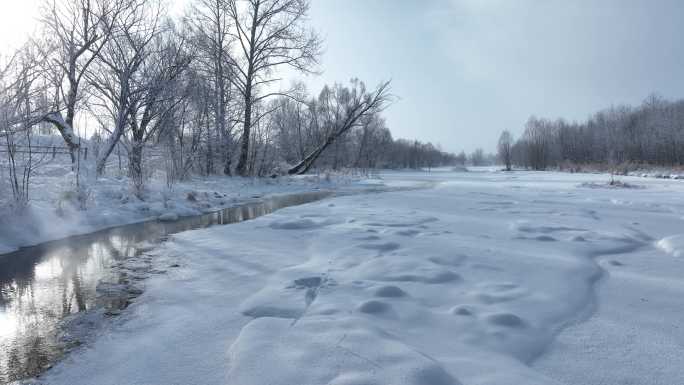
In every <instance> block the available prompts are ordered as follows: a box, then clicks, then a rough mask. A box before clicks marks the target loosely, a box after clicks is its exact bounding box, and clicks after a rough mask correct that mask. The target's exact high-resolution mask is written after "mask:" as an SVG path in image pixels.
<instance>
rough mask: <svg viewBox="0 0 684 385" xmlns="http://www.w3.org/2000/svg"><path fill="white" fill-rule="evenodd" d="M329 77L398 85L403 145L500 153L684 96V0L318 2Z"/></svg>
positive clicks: (316, 83) (314, 13) (315, 16)
mask: <svg viewBox="0 0 684 385" xmlns="http://www.w3.org/2000/svg"><path fill="white" fill-rule="evenodd" d="M311 23H312V24H313V25H314V26H315V28H316V29H318V30H319V31H320V32H321V33H322V34H323V35H324V36H325V37H326V47H327V50H326V53H325V55H324V57H323V69H324V71H325V73H324V74H323V75H322V76H321V77H320V78H317V79H309V80H308V82H309V84H310V85H311V87H312V91H313V90H314V89H318V88H319V87H320V85H321V84H323V83H326V82H327V83H331V82H334V81H346V80H348V79H349V78H350V77H352V76H358V77H359V78H361V79H362V80H365V81H366V82H367V83H369V84H370V85H374V84H376V83H378V82H380V81H381V80H383V79H389V78H391V79H393V91H394V93H396V94H397V95H398V96H399V97H401V100H400V101H398V102H397V103H396V104H395V105H393V106H392V107H391V108H390V109H389V110H387V112H386V114H387V117H388V124H389V126H390V128H391V129H392V131H393V133H394V134H395V136H397V137H406V138H418V139H422V140H429V141H433V142H436V143H441V144H442V146H443V148H444V149H446V150H450V151H460V150H461V149H464V150H466V151H471V150H473V149H474V148H476V147H483V148H485V149H486V150H493V149H494V147H495V143H496V140H497V138H498V135H499V133H500V132H501V130H503V129H510V130H511V131H513V132H514V133H515V134H516V135H517V134H519V133H520V132H521V131H522V128H523V125H524V123H525V121H526V120H527V118H528V117H529V116H530V115H532V114H535V115H538V116H545V117H561V116H562V117H566V118H568V119H571V120H573V119H578V120H579V119H584V118H586V117H587V116H588V115H589V114H590V113H593V112H594V111H596V110H598V109H601V108H604V107H609V106H610V105H612V104H625V103H628V104H638V103H640V102H641V101H642V100H643V99H645V98H646V96H648V94H649V93H652V92H656V93H659V94H661V95H663V96H665V97H668V98H681V97H684V76H683V75H684V42H683V38H682V37H683V36H684V1H677V0H651V1H648V0H643V1H641V0H426V1H418V0H415V1H413V0H363V1H360V0H349V1H339V0H313V1H312V9H311Z"/></svg>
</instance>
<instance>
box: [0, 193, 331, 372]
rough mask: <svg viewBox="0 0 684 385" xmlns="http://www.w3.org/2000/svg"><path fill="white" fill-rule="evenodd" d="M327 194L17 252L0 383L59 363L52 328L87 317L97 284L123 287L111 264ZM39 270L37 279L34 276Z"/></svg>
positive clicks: (1, 343) (1, 263)
mask: <svg viewBox="0 0 684 385" xmlns="http://www.w3.org/2000/svg"><path fill="white" fill-rule="evenodd" d="M326 195H328V194H327V193H325V192H322V193H317V194H316V193H314V194H308V195H307V194H303V195H301V196H295V197H292V196H290V197H279V198H273V199H272V200H270V201H267V202H265V203H253V204H248V205H244V206H240V207H235V208H230V209H226V210H223V211H220V212H216V213H212V214H207V215H202V216H198V217H192V218H186V219H183V220H180V221H177V222H169V223H161V222H156V221H154V222H146V223H140V224H135V225H129V226H124V227H120V228H115V229H109V230H104V231H101V232H99V233H95V234H89V235H85V236H79V237H73V238H70V239H67V240H62V241H56V242H50V243H46V244H43V245H39V246H35V247H30V248H25V249H21V250H19V251H17V252H15V253H12V254H11V255H8V256H6V257H5V258H0V312H7V313H11V314H12V315H13V316H14V317H15V318H16V323H17V324H16V325H15V328H16V331H15V334H12V335H10V338H9V339H0V382H3V383H4V382H9V381H14V380H20V379H22V378H25V377H29V376H34V375H36V374H38V373H40V372H41V371H42V368H43V367H45V366H46V365H48V364H49V363H50V362H52V361H54V360H55V359H56V358H58V357H59V356H60V355H61V350H60V347H59V345H58V343H57V337H56V331H57V325H58V323H59V322H60V320H61V319H63V318H64V317H66V316H68V315H70V314H73V313H76V312H81V311H85V310H87V309H90V308H91V307H92V306H94V304H95V303H96V301H97V293H96V286H97V283H98V281H99V280H100V279H105V280H113V281H114V282H117V283H122V281H123V280H125V279H127V277H126V276H125V275H124V274H123V272H121V271H117V270H111V269H110V266H111V264H112V263H113V262H122V261H124V260H125V259H127V258H131V257H135V256H138V255H140V254H142V253H144V252H145V250H146V248H145V247H143V248H141V247H140V245H141V242H143V241H151V242H153V243H156V242H157V241H159V240H162V239H165V238H166V237H167V236H168V235H170V234H175V233H179V232H182V231H185V230H190V229H197V228H204V227H209V226H211V225H213V224H227V223H235V222H240V221H243V220H246V219H252V218H256V217H258V216H261V215H264V214H267V213H270V212H273V211H274V210H275V209H278V208H281V207H286V206H291V205H295V204H301V203H307V202H311V201H314V200H318V199H321V198H323V197H324V196H326ZM41 267H42V273H37V272H38V271H39V270H40V268H41Z"/></svg>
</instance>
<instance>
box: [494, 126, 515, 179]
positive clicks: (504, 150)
mask: <svg viewBox="0 0 684 385" xmlns="http://www.w3.org/2000/svg"><path fill="white" fill-rule="evenodd" d="M511 146H513V137H512V136H511V133H510V132H508V130H504V131H503V132H502V133H501V136H499V143H498V145H497V150H498V153H499V154H498V155H499V160H501V161H502V162H504V165H505V166H506V171H511Z"/></svg>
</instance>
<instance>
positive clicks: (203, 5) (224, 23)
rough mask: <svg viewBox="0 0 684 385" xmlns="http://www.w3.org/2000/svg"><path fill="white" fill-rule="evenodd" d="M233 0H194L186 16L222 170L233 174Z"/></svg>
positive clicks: (234, 121) (227, 173) (234, 120)
mask: <svg viewBox="0 0 684 385" xmlns="http://www.w3.org/2000/svg"><path fill="white" fill-rule="evenodd" d="M230 7H231V2H230V0H195V2H194V3H193V7H192V11H191V13H190V14H189V15H188V17H186V20H187V21H188V24H189V25H190V26H191V31H192V33H194V35H195V39H194V40H195V42H196V45H195V47H196V48H197V54H196V56H197V57H196V60H195V67H196V68H197V70H198V74H202V76H203V77H204V79H205V80H207V81H208V83H209V84H210V87H211V98H210V100H208V101H209V102H210V104H209V105H210V106H211V110H212V116H211V119H212V120H213V126H214V130H215V131H216V133H217V135H218V136H219V137H220V141H221V152H222V154H221V158H223V173H224V174H225V175H231V174H232V151H231V149H232V144H233V137H232V135H233V127H234V126H235V123H236V119H235V118H234V117H233V116H232V112H233V111H231V110H232V109H234V108H235V106H233V107H231V102H233V99H234V93H235V89H234V87H232V83H231V78H232V77H233V76H234V74H233V68H232V65H233V64H234V61H233V59H232V57H231V51H230V50H231V48H232V47H233V45H234V44H235V42H234V40H233V36H234V34H233V35H231V28H233V25H232V24H231V23H232V22H233V21H232V19H231V17H230V12H231V8H230Z"/></svg>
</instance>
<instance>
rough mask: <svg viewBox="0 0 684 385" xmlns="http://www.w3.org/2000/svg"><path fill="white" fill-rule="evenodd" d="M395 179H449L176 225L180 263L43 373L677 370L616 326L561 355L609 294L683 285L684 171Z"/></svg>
mask: <svg viewBox="0 0 684 385" xmlns="http://www.w3.org/2000/svg"><path fill="white" fill-rule="evenodd" d="M384 178H385V179H386V180H401V181H411V183H417V182H418V181H423V182H424V181H433V182H439V183H438V184H436V186H435V187H433V188H428V189H422V190H415V191H400V192H391V193H381V194H364V195H354V196H344V197H337V198H331V199H327V200H324V201H320V202H317V203H312V204H307V205H304V206H299V207H292V208H288V209H284V210H282V211H278V212H276V213H274V214H272V215H268V216H265V217H261V218H259V219H256V220H254V221H249V222H243V223H239V224H235V225H230V226H223V227H214V228H209V229H204V230H196V231H190V232H186V233H182V234H178V235H176V236H174V237H173V239H172V240H171V241H170V242H168V243H166V244H165V245H163V246H162V248H161V249H159V250H156V251H155V252H154V254H155V260H154V263H155V264H157V265H159V266H160V267H168V266H170V265H171V264H174V265H175V264H178V265H180V267H179V268H176V269H169V270H168V273H167V274H166V275H159V276H154V277H152V278H150V279H149V280H148V281H147V282H146V291H145V293H143V295H142V296H141V297H139V298H138V299H137V300H136V302H135V303H134V304H133V305H131V306H130V307H129V308H127V309H126V310H125V311H124V312H123V314H122V315H121V316H120V320H119V321H118V323H116V324H115V326H114V327H113V328H112V329H111V330H107V331H106V333H104V334H103V335H102V336H101V337H100V338H98V339H97V340H95V341H94V342H93V343H92V344H91V345H90V346H88V347H86V348H83V349H80V350H78V351H77V352H75V353H73V354H71V355H70V356H69V357H68V358H67V359H66V360H65V361H63V362H61V363H59V364H58V365H56V367H55V368H53V369H52V370H50V371H49V372H48V373H47V374H46V375H45V376H44V377H43V379H41V382H44V383H46V384H93V383H97V384H102V385H108V384H112V385H114V384H191V383H193V384H240V385H262V384H263V385H266V384H268V385H293V384H297V385H321V384H329V385H360V384H366V385H370V384H378V385H380V384H393V385H403V384H406V385H428V384H429V385H455V384H464V385H468V384H473V385H475V384H478V385H480V384H497V385H504V384H506V385H509V384H540V385H541V384H561V383H567V384H577V383H602V384H613V383H614V384H619V383H621V382H617V379H616V380H615V381H614V382H611V381H610V379H608V380H607V381H606V382H595V381H592V377H591V371H596V372H597V373H598V372H601V371H613V372H616V371H617V370H618V369H619V370H620V372H621V373H622V374H623V376H622V377H621V378H623V379H624V378H629V379H630V381H632V382H630V383H650V382H648V381H650V380H649V379H652V378H654V376H655V377H657V376H658V375H659V374H658V373H655V374H654V373H652V372H648V371H645V370H643V368H642V367H641V366H638V365H636V366H635V365H627V364H625V361H623V360H620V359H619V357H614V359H612V360H611V355H612V354H616V353H619V352H620V346H612V345H610V344H611V343H615V340H613V339H610V338H604V339H598V340H596V344H595V345H593V346H592V349H591V350H590V353H589V354H593V355H595V356H594V357H595V358H596V360H595V362H597V364H596V366H594V367H591V365H590V362H591V359H592V357H591V356H590V357H584V359H583V360H580V359H577V358H578V357H577V355H578V354H580V353H581V354H587V353H586V351H583V350H582V349H581V348H582V346H584V345H581V346H576V347H573V346H569V347H568V346H566V347H565V348H561V350H562V354H559V353H557V352H558V350H559V348H558V346H557V345H556V342H555V341H559V340H560V341H563V340H564V339H567V336H568V334H565V333H566V330H568V329H566V328H567V327H568V326H571V328H582V325H583V321H584V320H586V319H588V318H589V317H592V316H593V317H599V318H600V317H604V318H606V317H608V318H610V314H613V313H610V312H611V311H617V310H616V309H615V306H612V307H611V306H607V307H605V309H606V311H607V312H608V313H609V314H605V313H603V311H604V310H603V309H604V303H606V302H607V303H611V301H613V302H614V303H616V304H623V303H626V304H625V306H622V305H620V306H619V309H618V310H620V311H621V314H622V315H627V314H629V312H628V311H627V307H626V306H628V303H629V301H617V300H614V299H615V298H617V297H620V296H621V297H622V298H630V297H633V296H636V297H638V296H639V293H638V291H639V290H641V289H643V288H644V287H645V286H644V285H647V286H648V292H649V295H652V296H654V297H656V298H657V297H658V296H665V297H661V298H660V302H659V303H666V304H667V303H673V301H674V297H675V296H680V297H678V298H681V294H682V289H683V288H684V284H683V283H682V281H681V279H679V280H675V279H665V278H658V277H661V275H662V274H663V270H667V272H668V273H667V274H668V275H669V276H676V275H677V274H679V277H681V276H682V274H683V273H684V265H683V264H682V263H680V261H681V259H680V258H676V256H677V255H678V254H677V253H681V250H682V242H681V236H674V237H673V232H676V231H677V230H678V229H681V228H684V220H682V217H683V215H684V194H682V192H683V190H684V183H682V182H681V181H663V180H643V179H641V180H635V181H634V182H633V183H635V184H641V185H643V187H644V188H641V189H624V190H621V189H609V188H606V189H602V188H595V187H592V188H586V187H585V186H586V185H587V183H592V184H593V186H600V184H601V183H603V182H605V181H607V177H606V176H604V175H580V174H573V175H570V174H560V173H528V172H515V173H499V172H470V173H451V172H435V173H430V174H427V173H388V174H386V175H384ZM407 183H408V182H407ZM624 261H628V262H624ZM635 261H636V262H635ZM637 262H638V264H637ZM625 264H636V265H638V266H640V267H643V268H640V270H639V274H642V275H641V280H639V281H637V283H636V284H634V283H633V284H631V285H629V286H622V287H623V288H624V290H622V291H615V290H609V291H606V292H605V293H604V292H602V290H601V287H602V285H603V284H602V283H601V284H597V283H598V282H610V280H611V279H612V277H611V275H613V274H618V273H620V274H627V273H622V270H620V269H623V270H627V271H629V266H623V265H625ZM647 276H648V277H652V279H647V278H648V277H647ZM644 277H646V278H644ZM653 277H655V278H653ZM659 279H660V280H659ZM642 282H643V283H642ZM680 309H681V308H680ZM652 310H653V309H652ZM663 314H665V315H666V318H663V317H661V316H659V315H657V314H653V313H650V314H641V315H640V316H639V317H638V319H637V320H636V321H634V320H630V322H643V323H644V324H647V323H651V324H654V323H655V324H657V323H662V324H664V325H665V324H667V325H672V324H676V323H679V322H680V321H679V320H680V319H681V310H680V311H675V310H673V311H668V312H665V313H663ZM604 318H602V319H604ZM613 321H614V322H618V323H619V322H620V319H619V318H618V319H614V320H613ZM588 325H590V326H589V327H592V326H591V324H588ZM601 325H604V324H601ZM652 328H653V327H652ZM652 328H651V329H648V330H652ZM664 330H666V332H665V333H672V335H671V337H672V338H673V339H675V340H676V339H679V341H683V340H684V339H682V337H683V335H682V331H681V330H678V329H675V328H672V327H670V328H669V329H667V328H666V329H664ZM573 333H579V334H581V335H584V336H586V335H591V331H586V330H585V331H581V332H577V331H576V330H575V332H573ZM630 333H634V334H635V335H636V336H637V337H638V335H639V333H640V329H639V325H635V326H634V328H633V329H630ZM570 335H575V334H570ZM661 336H662V334H661ZM618 341H619V340H618ZM584 342H586V343H589V344H590V343H592V340H586V341H584ZM630 348H632V349H637V350H638V349H639V346H638V345H637V346H630ZM670 348H671V346H670V345H667V346H663V349H670ZM549 352H551V353H549ZM554 352H556V353H554ZM648 353H649V354H652V355H654V356H658V346H657V345H656V344H649V346H648ZM666 353H669V350H668V351H667V352H666ZM682 360H683V359H682V355H681V354H680V355H674V354H665V355H663V356H662V358H661V361H660V364H661V365H663V366H665V367H667V368H670V369H669V370H668V371H663V372H662V374H660V375H661V378H660V379H661V380H663V381H665V380H670V382H669V383H671V384H674V383H678V381H677V378H679V379H680V380H681V378H684V376H682V377H677V376H680V375H682V374H683V373H682V371H684V362H682ZM538 362H543V365H537V363H538ZM599 363H600V364H599ZM587 365H589V366H587ZM599 365H600V366H599ZM620 365H623V367H620ZM677 368H678V369H677ZM561 372H562V373H561ZM663 376H664V377H663ZM595 378H599V377H595ZM578 379H581V381H578ZM601 379H602V381H603V380H604V378H603V377H601ZM585 381H588V382H585ZM654 383H666V382H654Z"/></svg>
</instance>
